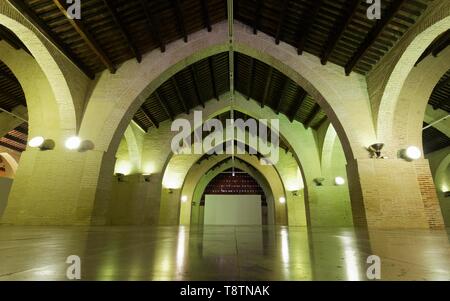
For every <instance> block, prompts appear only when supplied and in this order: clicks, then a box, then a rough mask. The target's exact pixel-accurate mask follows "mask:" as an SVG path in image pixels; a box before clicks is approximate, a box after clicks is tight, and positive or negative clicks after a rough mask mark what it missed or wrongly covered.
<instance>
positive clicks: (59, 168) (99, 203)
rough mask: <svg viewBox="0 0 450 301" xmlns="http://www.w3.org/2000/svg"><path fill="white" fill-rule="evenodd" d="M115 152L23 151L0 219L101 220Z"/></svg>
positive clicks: (105, 212)
mask: <svg viewBox="0 0 450 301" xmlns="http://www.w3.org/2000/svg"><path fill="white" fill-rule="evenodd" d="M113 168H114V156H111V155H108V154H105V153H104V152H98V151H86V152H69V151H65V150H52V151H38V150H35V149H29V150H27V151H25V152H24V153H23V154H22V157H21V160H20V163H19V168H18V170H17V174H16V177H15V179H14V182H13V186H12V189H11V193H10V195H9V199H8V204H7V208H6V211H5V213H4V215H3V216H2V217H1V219H0V223H1V224H12V225H105V224H108V213H109V212H108V211H109V203H110V196H111V188H112V186H111V183H112V175H113Z"/></svg>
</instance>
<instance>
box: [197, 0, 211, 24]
mask: <svg viewBox="0 0 450 301" xmlns="http://www.w3.org/2000/svg"><path fill="white" fill-rule="evenodd" d="M200 2H201V5H202V14H203V20H204V22H205V27H206V28H207V29H208V31H209V32H210V31H211V30H212V28H211V19H210V18H209V10H208V3H207V2H206V0H200Z"/></svg>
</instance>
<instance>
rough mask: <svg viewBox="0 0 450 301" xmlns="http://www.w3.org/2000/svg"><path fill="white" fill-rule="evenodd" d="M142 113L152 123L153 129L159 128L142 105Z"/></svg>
mask: <svg viewBox="0 0 450 301" xmlns="http://www.w3.org/2000/svg"><path fill="white" fill-rule="evenodd" d="M141 110H142V113H144V115H145V117H146V118H147V119H148V120H149V121H150V122H151V123H152V125H153V126H154V127H156V128H157V129H158V128H159V122H158V121H157V120H156V119H155V117H153V115H152V114H151V113H150V112H149V111H148V110H147V108H146V107H144V106H143V105H142V106H141Z"/></svg>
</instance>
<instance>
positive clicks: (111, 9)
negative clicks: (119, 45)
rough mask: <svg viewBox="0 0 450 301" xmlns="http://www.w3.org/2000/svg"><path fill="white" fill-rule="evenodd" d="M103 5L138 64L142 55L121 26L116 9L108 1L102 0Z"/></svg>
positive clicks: (123, 26) (122, 25)
mask: <svg viewBox="0 0 450 301" xmlns="http://www.w3.org/2000/svg"><path fill="white" fill-rule="evenodd" d="M103 3H104V4H105V6H106V8H107V9H108V11H109V13H110V14H111V17H112V18H113V20H114V23H115V24H116V27H117V28H118V29H119V31H120V34H121V35H122V37H123V38H124V40H125V41H126V43H127V45H128V48H129V49H130V51H131V53H133V56H134V57H135V58H136V60H137V61H138V62H139V63H140V62H141V60H142V54H141V53H140V51H139V50H138V49H137V47H136V45H134V43H133V41H132V39H131V36H130V34H129V33H128V31H127V30H126V28H125V25H124V24H123V22H122V20H121V19H120V16H119V13H118V12H117V9H116V7H115V6H114V4H113V3H112V2H111V1H110V0H103Z"/></svg>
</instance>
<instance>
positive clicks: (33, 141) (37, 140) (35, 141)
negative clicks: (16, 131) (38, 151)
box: [28, 136, 45, 147]
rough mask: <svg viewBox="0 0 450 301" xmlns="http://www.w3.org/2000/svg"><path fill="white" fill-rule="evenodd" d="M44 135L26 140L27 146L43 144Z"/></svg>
mask: <svg viewBox="0 0 450 301" xmlns="http://www.w3.org/2000/svg"><path fill="white" fill-rule="evenodd" d="M44 141H45V139H44V137H41V136H37V137H34V138H33V139H31V140H30V141H28V146H30V147H41V146H42V144H44Z"/></svg>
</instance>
